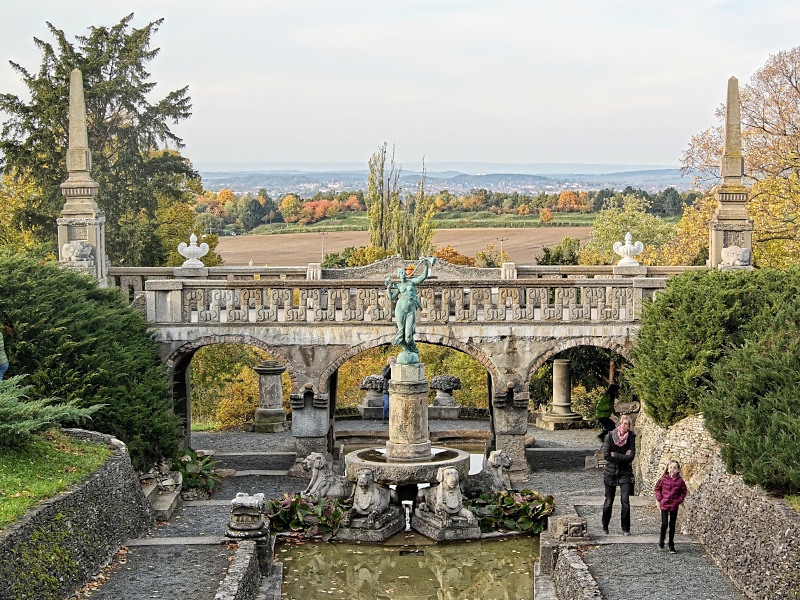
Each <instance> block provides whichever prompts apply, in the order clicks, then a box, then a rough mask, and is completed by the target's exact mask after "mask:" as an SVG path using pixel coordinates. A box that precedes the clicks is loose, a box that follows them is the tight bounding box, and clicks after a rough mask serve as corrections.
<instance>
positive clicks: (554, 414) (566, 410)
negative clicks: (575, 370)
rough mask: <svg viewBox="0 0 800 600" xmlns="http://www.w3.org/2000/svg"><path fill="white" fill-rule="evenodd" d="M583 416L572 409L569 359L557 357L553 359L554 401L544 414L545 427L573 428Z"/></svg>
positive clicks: (554, 428) (543, 425) (579, 422)
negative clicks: (548, 410)
mask: <svg viewBox="0 0 800 600" xmlns="http://www.w3.org/2000/svg"><path fill="white" fill-rule="evenodd" d="M582 421H583V417H581V415H579V414H576V413H574V412H573V411H572V380H571V377H570V368H569V361H568V360H566V359H563V358H557V359H555V360H554V361H553V403H552V404H551V408H550V412H548V413H545V414H544V415H542V419H541V422H542V427H543V428H544V429H550V430H551V431H552V430H556V429H573V428H575V427H579V426H580V424H581V422H582Z"/></svg>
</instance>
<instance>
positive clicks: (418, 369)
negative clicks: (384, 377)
mask: <svg viewBox="0 0 800 600" xmlns="http://www.w3.org/2000/svg"><path fill="white" fill-rule="evenodd" d="M430 457H431V440H430V434H429V432H428V380H427V379H426V378H425V365H424V364H421V363H417V364H413V365H404V364H397V363H395V364H394V365H392V378H391V380H390V381H389V441H388V442H386V458H387V459H388V460H390V461H398V462H411V461H418V460H426V459H429V458H430Z"/></svg>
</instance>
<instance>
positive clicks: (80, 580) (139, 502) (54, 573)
mask: <svg viewBox="0 0 800 600" xmlns="http://www.w3.org/2000/svg"><path fill="white" fill-rule="evenodd" d="M65 431H66V432H67V433H69V434H70V435H73V436H75V437H78V438H81V439H85V440H89V441H93V442H96V443H102V444H107V445H108V446H109V447H110V448H111V449H112V451H113V454H112V455H111V456H110V457H109V458H108V460H106V462H105V463H103V465H102V466H101V467H100V468H99V469H98V470H97V471H95V472H94V473H92V474H91V475H89V476H88V477H87V478H86V479H85V480H84V481H82V482H81V483H79V484H77V485H75V486H73V487H72V488H70V489H69V490H68V491H66V492H64V493H62V494H60V495H58V496H57V497H55V498H51V499H50V500H45V501H44V502H42V503H41V504H39V505H38V506H36V507H35V508H34V509H33V510H31V511H30V512H28V513H27V514H26V515H25V516H24V517H23V518H22V519H21V520H20V521H18V522H16V523H15V524H13V525H12V526H10V527H9V528H8V529H6V530H5V531H3V532H2V533H0V556H2V557H3V559H2V561H0V598H15V599H20V600H21V599H26V598H35V599H36V600H45V599H51V598H53V599H61V598H65V597H69V596H70V595H71V594H72V593H73V592H74V591H75V590H76V589H77V588H79V587H80V586H81V585H83V584H84V583H85V582H86V581H87V580H88V579H89V577H91V576H92V575H94V574H95V573H97V572H98V571H99V570H100V569H101V568H102V567H103V566H105V565H106V564H107V563H108V561H109V560H110V559H111V557H112V556H113V555H114V553H116V552H117V550H119V547H120V546H121V545H122V544H123V543H125V541H126V540H128V539H129V538H133V537H137V536H138V535H139V534H141V533H142V532H144V531H146V530H147V529H148V528H149V527H150V526H151V525H152V523H153V511H152V508H151V507H150V504H149V503H148V501H147V499H146V498H145V496H144V493H143V492H142V488H141V486H140V485H139V480H138V477H137V475H136V473H135V472H134V470H133V468H132V467H131V461H130V457H129V455H128V450H127V447H126V446H125V444H123V443H122V442H121V441H119V440H118V439H116V438H114V437H112V436H108V435H103V434H99V433H94V432H89V431H83V430H76V429H71V430H65Z"/></svg>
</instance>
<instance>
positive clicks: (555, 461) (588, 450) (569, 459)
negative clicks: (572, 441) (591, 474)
mask: <svg viewBox="0 0 800 600" xmlns="http://www.w3.org/2000/svg"><path fill="white" fill-rule="evenodd" d="M596 450H597V448H595V447H583V448H563V447H558V448H538V447H533V448H525V458H526V459H527V460H528V464H529V465H530V466H531V468H532V469H534V470H537V469H546V470H548V471H568V470H572V469H584V468H585V467H586V457H591V456H594V453H595V451H596Z"/></svg>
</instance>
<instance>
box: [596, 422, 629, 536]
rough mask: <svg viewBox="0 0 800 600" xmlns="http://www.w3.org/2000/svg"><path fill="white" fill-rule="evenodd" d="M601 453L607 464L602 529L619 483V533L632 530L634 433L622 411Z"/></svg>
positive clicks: (608, 516)
mask: <svg viewBox="0 0 800 600" xmlns="http://www.w3.org/2000/svg"><path fill="white" fill-rule="evenodd" d="M603 456H604V457H605V459H606V468H605V470H604V471H603V484H604V485H605V488H606V499H605V502H603V533H608V524H609V523H610V522H611V510H612V508H613V506H614V496H615V495H616V493H617V486H619V492H620V500H622V535H630V534H631V502H630V496H631V494H632V493H633V458H634V457H635V456H636V433H635V432H633V431H631V419H630V417H629V416H628V415H622V417H620V419H619V424H618V425H617V428H616V429H614V430H612V431H611V435H609V436H608V437H606V439H605V441H604V442H603Z"/></svg>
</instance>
